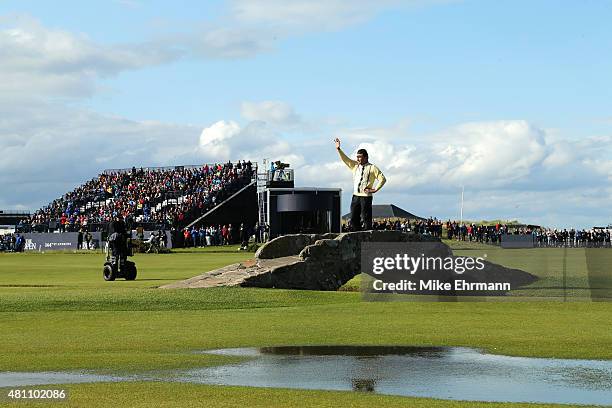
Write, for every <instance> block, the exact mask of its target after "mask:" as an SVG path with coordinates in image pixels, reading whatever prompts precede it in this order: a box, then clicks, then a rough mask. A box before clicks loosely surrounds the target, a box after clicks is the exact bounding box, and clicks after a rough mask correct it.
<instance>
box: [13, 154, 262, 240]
mask: <svg viewBox="0 0 612 408" xmlns="http://www.w3.org/2000/svg"><path fill="white" fill-rule="evenodd" d="M253 172H254V168H253V165H252V163H251V162H250V161H248V162H246V161H242V162H240V161H239V162H237V163H231V162H228V163H225V164H213V165H204V166H202V167H197V168H185V167H175V168H170V169H142V168H141V169H136V168H132V169H131V170H127V171H115V172H106V173H102V174H100V175H99V176H98V177H96V178H94V179H92V180H90V181H88V182H87V183H85V184H83V185H81V186H79V187H77V188H76V189H75V190H73V191H71V192H69V193H67V194H65V195H64V196H62V197H60V198H59V199H57V200H54V201H53V202H52V203H51V204H49V205H48V206H46V207H44V208H42V209H40V210H38V211H36V212H35V213H34V214H33V215H32V216H31V218H30V220H29V228H27V227H28V225H25V224H28V223H22V224H20V225H18V228H19V229H20V230H27V229H31V230H34V231H40V232H47V231H49V228H51V229H53V226H54V225H55V227H56V229H58V230H59V231H60V232H64V231H79V230H81V229H84V230H90V231H91V230H99V229H102V228H104V226H105V224H106V223H108V222H109V221H110V220H112V219H113V217H114V216H115V215H117V214H121V215H123V217H124V218H125V219H129V220H131V221H132V222H134V223H151V224H163V225H164V226H166V227H175V228H176V227H180V226H181V225H182V224H184V223H185V222H186V221H187V219H188V218H189V217H193V216H194V215H196V214H198V215H199V214H200V213H202V212H203V211H205V210H206V209H208V208H212V207H214V206H215V205H216V204H217V203H219V202H221V201H222V200H223V199H224V198H225V195H226V194H229V192H231V191H233V190H234V189H237V188H240V187H242V186H244V185H246V184H248V183H249V182H250V181H251V178H252V176H253Z"/></svg>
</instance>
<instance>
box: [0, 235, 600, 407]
mask: <svg viewBox="0 0 612 408" xmlns="http://www.w3.org/2000/svg"><path fill="white" fill-rule="evenodd" d="M452 245H453V247H454V248H455V253H456V254H459V255H470V254H474V256H480V252H482V251H485V252H486V253H487V257H488V260H489V261H491V262H496V263H500V264H503V265H505V266H508V267H513V268H518V269H523V270H525V271H528V272H531V273H533V274H536V275H538V276H539V277H541V280H540V281H538V282H536V283H534V284H533V285H532V286H533V287H532V288H530V290H528V291H525V292H524V293H521V294H516V298H517V299H516V300H517V301H503V302H456V303H436V302H364V301H362V300H361V295H360V293H359V292H356V291H353V290H351V289H352V288H355V287H358V283H355V282H351V283H349V284H348V285H347V287H346V288H344V289H347V290H342V291H338V292H314V291H296V290H272V289H255V288H212V289H175V290H167V289H157V287H158V286H160V285H163V284H166V283H169V282H172V281H176V280H181V279H186V278H189V277H192V276H195V275H198V274H201V273H203V272H205V271H208V270H212V269H215V268H218V267H221V266H225V265H228V264H230V263H234V262H239V261H242V260H246V259H249V258H252V256H253V254H252V253H245V252H239V251H237V247H224V248H218V247H215V248H204V249H192V250H175V251H174V252H173V253H171V254H146V255H145V254H141V255H136V256H135V257H134V258H133V259H134V261H135V262H136V264H137V265H138V270H139V272H138V278H137V279H136V280H135V281H125V280H122V279H119V280H117V281H114V282H105V281H104V280H103V279H102V264H103V255H102V254H101V253H85V252H79V253H62V252H55V253H25V254H12V253H10V254H0V328H1V331H0V371H4V372H6V371H13V372H32V371H66V370H72V371H74V370H92V371H94V372H99V373H106V374H107V373H112V374H133V373H138V374H143V373H144V374H146V373H147V372H155V373H160V372H162V373H163V372H164V371H166V370H167V371H168V372H170V370H174V369H180V368H189V367H201V366H208V365H218V364H223V363H227V362H229V361H232V359H236V358H237V357H232V356H223V355H211V354H198V353H194V352H195V351H199V350H204V349H214V348H233V347H257V346H272V345H328V344H329V345H342V344H346V345H410V346H421V345H423V346H467V347H474V348H479V349H483V350H486V351H487V352H489V353H493V354H504V355H514V356H534V357H554V358H581V359H612V330H611V327H612V325H611V321H612V320H611V318H610V316H612V303H609V302H592V301H590V299H589V298H588V296H587V292H588V281H589V276H588V273H587V272H586V271H587V261H588V259H587V258H588V254H587V255H585V250H584V249H531V250H502V249H499V248H495V247H489V246H486V247H484V246H480V245H476V244H462V243H459V244H456V243H452ZM479 251H480V252H479ZM600 251H605V250H600ZM476 252H478V253H479V254H478V255H476V254H475V253H476ZM601 254H603V255H601ZM600 255H601V256H604V257H607V256H609V255H607V253H604V252H600V253H598V256H600ZM598 259H599V258H598ZM608 265H609V264H608ZM355 281H356V282H358V278H357V279H356V280H355ZM563 283H565V285H562V284H563ZM562 286H564V287H571V288H573V289H571V290H570V291H569V292H568V290H567V289H564V288H563V287H562ZM514 295H515V294H513V297H514ZM521 296H523V297H525V298H526V299H525V300H521V299H520V298H521ZM527 298H529V299H530V300H527ZM531 298H537V299H538V300H537V301H532V300H531ZM64 388H65V389H67V390H69V393H70V394H69V395H70V397H69V400H68V401H67V402H62V403H61V404H63V405H62V406H143V407H144V406H184V407H190V406H204V405H205V406H238V405H240V406H254V407H257V406H262V407H264V406H330V407H331V406H334V407H338V406H356V407H360V406H364V407H366V406H367V407H372V406H415V407H463V406H465V407H468V406H469V407H472V406H482V407H484V406H498V405H504V406H545V405H531V404H496V403H474V402H457V401H443V400H433V399H420V398H408V397H394V396H383V395H376V394H374V395H371V394H370V395H368V394H364V393H357V392H330V391H300V390H286V389H263V388H250V387H226V386H210V385H197V384H182V383H175V382H171V381H170V379H169V381H168V382H160V381H148V382H147V381H144V382H117V383H110V382H107V383H94V384H69V385H65V386H64ZM0 403H2V402H0ZM31 405H32V406H40V403H36V402H33V403H31ZM15 406H20V407H23V406H28V403H25V402H19V403H15Z"/></svg>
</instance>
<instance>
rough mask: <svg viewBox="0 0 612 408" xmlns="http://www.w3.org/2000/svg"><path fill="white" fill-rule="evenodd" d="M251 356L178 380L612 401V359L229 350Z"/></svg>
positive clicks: (346, 349) (387, 350) (424, 351)
mask: <svg viewBox="0 0 612 408" xmlns="http://www.w3.org/2000/svg"><path fill="white" fill-rule="evenodd" d="M207 353H214V354H226V355H240V356H249V357H252V359H251V360H249V361H245V362H242V363H238V364H233V365H228V366H221V367H207V368H202V369H195V370H190V371H186V372H184V374H183V375H182V376H179V378H178V381H186V382H196V383H205V384H218V385H246V386H255V387H282V388H301V389H324V390H353V391H360V392H376V393H380V394H391V395H404V396H415V397H430V398H442V399H456V400H476V401H499V402H542V403H566V404H570V403H571V404H595V405H609V404H612V361H595V360H557V359H542V358H525V357H507V356H497V355H491V354H483V353H481V352H479V351H477V350H473V349H468V348H458V347H397V346H394V347H381V346H364V347H359V346H304V347H293V346H290V347H264V348H260V349H255V348H243V349H224V350H212V351H207Z"/></svg>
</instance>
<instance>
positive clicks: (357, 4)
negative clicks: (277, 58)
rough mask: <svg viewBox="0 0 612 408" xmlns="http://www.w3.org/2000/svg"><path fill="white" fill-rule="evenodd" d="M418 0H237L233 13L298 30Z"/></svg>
mask: <svg viewBox="0 0 612 408" xmlns="http://www.w3.org/2000/svg"><path fill="white" fill-rule="evenodd" d="M415 3H416V2H415V1H389V0H376V1H374V0H358V1H344V0H294V1H283V0H234V1H232V2H231V6H230V7H231V14H232V16H233V17H234V18H235V19H236V20H237V21H239V22H242V23H245V24H265V25H271V26H272V27H273V28H277V29H278V28H284V29H290V30H295V31H304V30H308V31H310V30H336V29H340V28H343V27H346V26H349V25H353V24H357V23H361V22H363V21H365V20H367V19H369V18H371V17H373V16H375V15H376V14H377V13H378V12H380V11H382V10H385V9H387V8H390V7H397V6H401V5H402V4H404V5H405V4H415Z"/></svg>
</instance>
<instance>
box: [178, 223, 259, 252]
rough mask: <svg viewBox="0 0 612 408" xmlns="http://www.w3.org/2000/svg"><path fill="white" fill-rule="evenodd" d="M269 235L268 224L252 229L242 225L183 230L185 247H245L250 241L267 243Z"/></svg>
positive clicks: (194, 227)
mask: <svg viewBox="0 0 612 408" xmlns="http://www.w3.org/2000/svg"><path fill="white" fill-rule="evenodd" d="M269 233H270V226H269V225H268V224H263V223H261V224H260V223H257V224H255V225H254V226H253V227H251V226H249V225H244V224H240V225H237V224H227V225H209V226H207V227H206V226H203V225H202V226H200V227H199V228H198V227H196V226H193V227H191V228H185V229H183V239H184V243H185V247H205V246H219V245H231V244H237V243H240V244H241V247H243V246H245V243H248V241H249V240H250V239H253V241H254V242H256V243H262V242H267V241H268V238H269Z"/></svg>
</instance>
